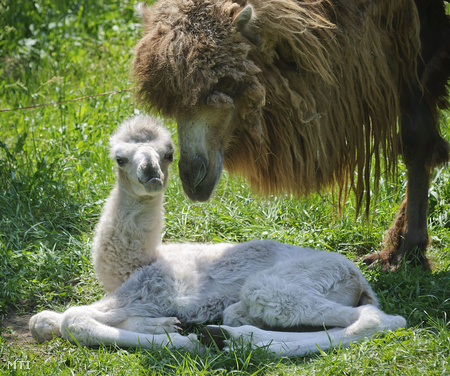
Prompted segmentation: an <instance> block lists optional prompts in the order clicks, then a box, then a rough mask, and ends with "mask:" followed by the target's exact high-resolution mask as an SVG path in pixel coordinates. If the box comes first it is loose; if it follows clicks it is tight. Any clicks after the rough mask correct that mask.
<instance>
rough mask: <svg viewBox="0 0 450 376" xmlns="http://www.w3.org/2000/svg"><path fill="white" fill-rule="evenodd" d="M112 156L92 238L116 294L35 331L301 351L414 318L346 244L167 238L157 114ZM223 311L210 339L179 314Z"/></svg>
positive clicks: (132, 129) (51, 318) (168, 153)
mask: <svg viewBox="0 0 450 376" xmlns="http://www.w3.org/2000/svg"><path fill="white" fill-rule="evenodd" d="M111 156H112V157H113V158H114V159H115V160H116V161H117V171H118V173H117V183H116V185H115V187H114V188H113V190H112V192H111V195H110V197H109V198H108V201H107V203H106V206H105V209H104V211H103V214H102V217H101V219H100V222H99V224H98V227H97V231H96V236H95V241H94V264H95V270H96V272H97V275H98V277H99V279H100V281H101V282H102V283H103V284H104V286H105V288H106V289H107V290H108V291H110V292H111V293H110V294H109V295H107V296H106V297H105V298H103V299H102V300H100V301H98V302H96V303H94V304H91V305H88V306H80V307H72V308H70V309H68V310H67V311H65V312H64V313H56V312H52V311H42V312H40V313H38V314H37V315H34V316H33V317H32V318H31V320H30V330H31V332H32V333H33V336H34V337H35V338H36V339H38V340H47V339H50V338H52V336H62V337H64V338H66V339H69V340H71V341H75V340H76V341H77V342H78V343H80V344H82V345H91V346H92V345H100V344H104V345H117V346H119V347H138V346H140V347H142V348H153V347H158V346H168V347H185V348H187V349H189V350H193V349H195V348H199V347H200V346H201V342H200V340H201V339H202V338H203V339H204V341H203V342H208V341H209V338H213V339H214V340H215V341H216V342H217V343H218V344H219V345H221V346H225V347H230V346H231V345H232V343H233V340H232V339H233V338H239V337H241V338H242V339H243V341H244V342H250V343H251V344H252V346H254V347H259V346H266V347H268V349H269V350H270V351H272V352H274V353H276V354H280V355H286V356H294V355H303V354H306V353H310V352H314V351H317V350H318V347H320V348H321V349H322V350H326V349H328V348H330V347H332V346H335V345H339V344H341V345H343V346H346V345H348V344H349V343H350V342H353V341H357V340H360V339H362V338H364V337H370V336H372V335H373V334H375V333H376V332H378V331H382V330H393V329H396V328H399V327H404V326H405V324H406V321H405V319H404V318H403V317H401V316H392V315H387V314H385V313H383V312H382V311H381V310H380V309H379V308H377V306H378V302H377V299H376V296H375V294H374V292H373V291H372V289H371V287H370V286H369V284H368V283H367V281H366V280H365V279H364V277H363V275H362V274H361V272H360V271H359V270H358V268H357V267H356V266H355V265H354V264H353V263H352V262H350V261H349V260H347V259H346V258H345V257H344V256H342V255H339V254H337V253H332V252H324V251H319V250H314V249H309V248H300V247H296V246H292V245H287V244H280V243H277V242H274V241H270V240H254V241H250V242H246V243H241V244H215V245H211V244H210V245H207V244H198V243H194V244H167V245H162V244H161V242H160V237H161V227H162V223H163V194H164V190H165V187H166V185H167V178H168V166H169V164H170V162H171V161H172V159H173V157H172V156H173V144H172V141H171V139H170V137H169V134H168V132H167V131H166V130H165V129H164V128H162V127H161V126H160V125H159V124H158V123H157V122H156V121H155V119H153V118H151V117H148V116H138V117H135V118H132V119H131V120H128V121H127V122H125V124H123V125H122V127H121V128H120V129H119V130H118V131H117V132H116V133H115V135H114V136H113V137H112V138H111ZM220 319H222V320H223V324H224V325H222V326H220V327H219V326H216V325H209V326H207V327H206V328H205V330H204V332H203V336H200V337H201V338H200V339H199V338H198V336H197V335H196V334H189V335H188V336H183V335H181V334H179V333H178V327H177V325H178V324H179V321H178V320H180V321H181V322H182V323H196V324H199V323H205V322H208V321H217V320H220ZM306 327H307V328H308V332H302V330H306ZM324 327H325V328H326V329H327V330H324ZM311 329H313V330H317V331H315V332H311ZM283 330H286V331H283Z"/></svg>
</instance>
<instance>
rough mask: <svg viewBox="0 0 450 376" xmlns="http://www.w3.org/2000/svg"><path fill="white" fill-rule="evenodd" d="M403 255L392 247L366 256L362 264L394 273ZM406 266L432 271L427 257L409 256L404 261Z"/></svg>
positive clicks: (400, 263)
mask: <svg viewBox="0 0 450 376" xmlns="http://www.w3.org/2000/svg"><path fill="white" fill-rule="evenodd" d="M402 258H403V254H402V252H400V251H398V250H397V249H395V248H394V247H389V248H386V249H383V250H382V251H380V252H375V253H372V254H370V255H367V256H366V257H365V258H364V260H363V262H364V263H365V264H366V265H367V266H368V267H369V268H374V267H376V266H377V265H380V266H381V270H382V271H384V272H394V271H396V270H397V269H398V268H399V267H400V266H401V265H402V263H403V259H402ZM405 261H406V264H407V265H411V266H422V268H423V269H424V270H430V269H432V266H431V264H430V261H429V260H428V258H427V257H425V256H423V255H420V256H419V257H417V256H416V257H414V256H410V257H409V258H407V259H406V260H405Z"/></svg>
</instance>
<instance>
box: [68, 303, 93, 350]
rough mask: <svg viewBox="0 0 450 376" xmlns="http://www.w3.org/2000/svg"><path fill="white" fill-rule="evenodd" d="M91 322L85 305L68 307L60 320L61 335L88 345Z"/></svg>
mask: <svg viewBox="0 0 450 376" xmlns="http://www.w3.org/2000/svg"><path fill="white" fill-rule="evenodd" d="M91 322H92V317H91V315H90V312H89V309H87V308H86V307H72V308H69V309H68V310H67V311H66V312H64V314H63V317H62V320H61V336H62V337H63V338H64V339H67V340H69V341H71V342H75V341H76V342H78V343H79V344H81V345H89V342H90V341H89V338H90V334H89V332H90V331H89V328H90V326H91Z"/></svg>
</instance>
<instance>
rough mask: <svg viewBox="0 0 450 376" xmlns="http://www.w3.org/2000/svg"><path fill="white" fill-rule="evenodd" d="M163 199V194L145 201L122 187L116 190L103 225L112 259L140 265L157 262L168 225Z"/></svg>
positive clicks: (112, 194)
mask: <svg viewBox="0 0 450 376" xmlns="http://www.w3.org/2000/svg"><path fill="white" fill-rule="evenodd" d="M163 199H164V195H163V194H162V193H161V195H157V196H155V197H148V198H141V197H137V196H134V195H132V194H130V193H129V192H128V191H127V190H126V189H124V188H123V187H120V185H116V186H115V187H114V189H113V190H112V192H111V194H110V197H109V198H108V201H107V203H106V205H105V208H104V210H103V214H102V218H101V220H100V224H99V225H100V227H101V228H102V229H101V230H100V231H99V232H101V234H102V235H101V236H102V237H103V238H104V240H106V241H107V242H108V243H109V246H108V247H106V248H107V249H108V253H109V255H108V257H109V258H110V259H111V258H112V257H118V258H120V259H122V260H125V259H126V260H127V261H128V262H132V263H136V264H137V265H138V264H139V265H142V264H147V263H149V262H152V261H154V260H155V259H156V248H157V247H158V246H159V245H160V243H161V232H162V227H163V221H164V219H163V217H164V215H163ZM108 238H109V239H108ZM111 253H113V254H111ZM131 260H134V261H131ZM118 262H119V264H120V262H121V261H120V260H118Z"/></svg>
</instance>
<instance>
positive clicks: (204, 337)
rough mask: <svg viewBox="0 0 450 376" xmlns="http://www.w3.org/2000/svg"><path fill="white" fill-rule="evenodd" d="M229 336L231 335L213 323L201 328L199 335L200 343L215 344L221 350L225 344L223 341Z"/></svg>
mask: <svg viewBox="0 0 450 376" xmlns="http://www.w3.org/2000/svg"><path fill="white" fill-rule="evenodd" d="M230 338H231V336H230V334H229V333H228V332H227V331H226V330H224V329H222V328H220V327H219V326H215V325H208V326H206V327H205V328H203V329H202V330H201V335H200V341H201V343H202V345H205V346H215V347H217V348H218V349H219V350H223V348H224V347H225V346H227V344H226V343H225V341H226V340H228V339H230Z"/></svg>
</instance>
